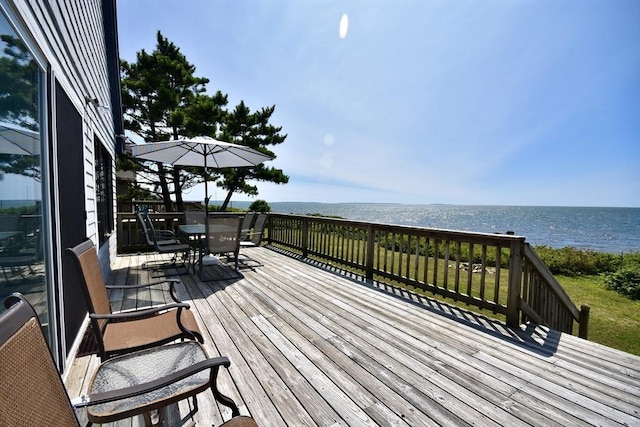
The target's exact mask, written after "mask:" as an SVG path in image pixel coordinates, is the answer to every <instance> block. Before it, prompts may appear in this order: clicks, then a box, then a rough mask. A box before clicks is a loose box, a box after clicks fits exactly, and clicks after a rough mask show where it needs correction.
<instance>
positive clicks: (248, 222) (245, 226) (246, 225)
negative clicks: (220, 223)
mask: <svg viewBox="0 0 640 427" xmlns="http://www.w3.org/2000/svg"><path fill="white" fill-rule="evenodd" d="M254 219H256V213H255V212H247V213H246V214H244V219H243V220H242V226H241V229H242V232H241V235H240V240H247V239H249V235H250V234H251V226H252V225H253V220H254Z"/></svg>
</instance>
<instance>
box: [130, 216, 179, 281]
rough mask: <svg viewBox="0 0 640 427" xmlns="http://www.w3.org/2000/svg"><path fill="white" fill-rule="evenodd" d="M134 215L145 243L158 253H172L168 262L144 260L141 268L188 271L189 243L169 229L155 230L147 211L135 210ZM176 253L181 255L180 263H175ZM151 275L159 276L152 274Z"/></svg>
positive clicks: (176, 259)
mask: <svg viewBox="0 0 640 427" xmlns="http://www.w3.org/2000/svg"><path fill="white" fill-rule="evenodd" d="M135 216H136V221H137V222H138V226H139V227H140V230H141V232H142V234H143V235H144V238H145V240H146V242H147V244H148V245H149V246H151V247H153V248H154V249H155V251H156V252H158V253H160V254H172V257H171V260H170V261H169V262H160V263H159V264H151V263H149V262H146V263H144V264H143V265H142V266H143V268H149V269H152V270H161V269H177V270H178V273H177V274H178V275H183V274H187V273H189V266H188V265H187V264H186V262H187V261H189V259H190V257H189V253H190V252H191V245H189V244H188V243H184V242H181V241H180V239H178V238H177V237H176V235H175V234H174V233H173V232H172V231H171V230H156V229H155V226H154V225H153V221H151V218H150V217H149V213H148V212H143V211H140V210H136V212H135ZM178 255H181V256H182V263H181V264H178V263H177V261H178ZM152 276H153V277H156V278H157V277H161V276H155V275H153V274H152Z"/></svg>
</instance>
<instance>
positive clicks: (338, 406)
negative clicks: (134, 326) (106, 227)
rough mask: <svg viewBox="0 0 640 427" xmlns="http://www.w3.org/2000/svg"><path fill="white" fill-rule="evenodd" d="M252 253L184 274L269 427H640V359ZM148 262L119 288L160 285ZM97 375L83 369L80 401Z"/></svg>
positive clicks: (123, 306)
mask: <svg viewBox="0 0 640 427" xmlns="http://www.w3.org/2000/svg"><path fill="white" fill-rule="evenodd" d="M249 251H250V255H251V258H253V259H255V260H256V261H258V262H259V263H260V264H262V265H261V266H258V267H255V268H253V269H249V268H247V269H242V270H241V273H242V277H241V278H232V275H229V276H225V277H227V279H226V280H221V281H213V282H202V281H201V280H200V279H199V278H198V277H197V276H194V275H182V276H172V277H177V278H180V279H181V283H180V284H179V285H178V286H177V291H178V294H179V296H180V298H182V299H183V300H185V301H187V302H189V304H190V305H191V310H192V311H193V312H194V315H195V316H196V320H197V321H198V323H199V324H200V325H201V329H202V331H203V333H204V336H205V348H206V349H207V352H208V353H209V354H210V356H212V357H213V356H217V355H225V356H227V357H229V359H230V360H231V362H232V365H231V367H230V368H229V370H228V372H227V371H226V370H223V372H221V375H220V379H219V384H220V389H221V390H222V391H223V393H225V394H227V395H228V396H230V397H232V398H233V399H234V400H235V401H236V402H237V403H238V405H239V407H240V410H241V413H243V414H247V415H249V414H250V415H251V416H253V417H254V418H256V420H257V421H258V422H259V424H260V425H261V426H286V425H290V426H307V425H309V426H313V425H319V426H366V425H383V426H407V425H411V426H429V425H483V426H484V425H496V426H518V425H535V426H537V425H550V426H554V425H556V426H572V425H575V426H583V425H612V426H615V425H629V426H634V425H636V426H640V413H639V411H640V409H639V408H640V357H637V356H634V355H630V354H628V353H624V352H621V351H618V350H614V349H611V348H608V347H605V346H602V345H598V344H595V343H591V342H588V341H585V340H582V339H579V338H577V337H573V336H570V335H567V334H563V333H559V332H557V331H550V330H548V329H546V328H544V327H535V326H523V327H522V328H520V329H511V328H508V327H506V326H505V325H504V324H502V323H500V322H498V321H495V320H492V319H488V318H486V317H484V316H481V315H479V314H476V313H473V312H471V311H467V310H464V309H461V308H457V307H452V306H449V305H447V304H444V303H441V302H437V301H435V300H431V299H428V298H426V297H424V296H419V295H415V294H411V293H409V292H407V291H403V290H398V289H391V288H389V287H388V286H385V285H383V284H367V283H364V282H363V281H362V280H361V279H360V278H359V277H357V276H353V275H352V277H347V276H346V275H341V274H337V273H336V271H337V270H336V269H331V268H320V267H319V266H318V265H317V263H316V262H305V261H304V260H300V259H296V258H295V257H291V256H286V255H285V254H283V253H280V252H279V251H276V250H271V249H269V248H264V247H263V248H252V249H249V250H248V251H247V252H248V253H249ZM147 259H149V260H158V258H157V256H147V255H145V254H141V255H127V256H118V257H117V259H116V263H115V266H114V270H113V272H112V274H111V276H110V278H109V281H110V283H113V284H125V283H131V284H137V283H145V282H148V281H150V280H156V279H152V278H150V275H149V271H148V270H144V269H142V268H140V266H141V264H142V263H143V262H145V261H146V260H147ZM331 270H334V271H331ZM174 273H175V271H174ZM110 297H111V301H112V307H113V308H114V310H115V311H117V310H127V309H133V308H136V307H141V306H145V305H149V304H159V303H163V302H166V301H169V299H168V296H167V294H166V293H164V292H158V291H152V292H149V291H140V292H138V291H135V290H133V289H132V290H125V291H112V292H111V293H110ZM97 365H98V361H97V358H96V357H95V356H85V357H81V358H77V359H76V361H75V362H74V365H73V366H72V368H71V369H70V372H69V374H68V376H67V385H68V387H69V392H70V394H71V395H72V396H74V395H77V394H79V393H81V392H82V391H83V390H84V389H86V387H87V383H88V379H89V377H90V376H91V374H92V372H93V371H94V370H95V368H96V367H97ZM198 404H199V411H198V412H197V413H196V414H195V416H194V419H195V420H196V422H197V425H217V424H220V423H221V422H222V421H223V420H227V419H229V417H230V411H229V410H228V408H225V407H220V406H219V405H217V404H215V403H214V401H213V398H212V396H211V395H210V393H201V394H200V395H199V396H198ZM189 410H190V406H189V402H188V401H183V402H181V403H180V404H179V405H175V406H174V407H172V408H171V410H170V411H169V412H170V415H171V416H172V417H173V418H172V424H177V425H181V424H182V423H184V422H186V421H188V417H187V415H186V414H187V413H188V412H189ZM176 420H181V421H180V422H178V421H176ZM140 424H141V419H140V417H137V418H136V419H133V420H127V421H124V422H122V423H118V424H115V423H114V424H111V425H118V426H125V425H126V426H136V425H140Z"/></svg>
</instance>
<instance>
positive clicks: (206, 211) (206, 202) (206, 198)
mask: <svg viewBox="0 0 640 427" xmlns="http://www.w3.org/2000/svg"><path fill="white" fill-rule="evenodd" d="M207 175H208V174H207V156H206V155H205V156H204V230H205V233H206V236H204V238H205V240H206V242H207V253H206V254H205V256H209V254H210V253H211V252H210V250H209V219H208V218H209V199H210V197H209V188H208V186H207V181H208V180H207Z"/></svg>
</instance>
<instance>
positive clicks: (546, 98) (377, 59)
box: [118, 0, 640, 207]
mask: <svg viewBox="0 0 640 427" xmlns="http://www.w3.org/2000/svg"><path fill="white" fill-rule="evenodd" d="M344 14H346V15H347V16H348V21H349V26H348V31H347V34H346V37H344V38H341V37H340V34H339V25H340V20H341V18H342V16H343V15H344ZM118 26H119V28H118V30H119V36H120V56H121V58H123V59H126V60H128V61H132V60H135V54H136V52H138V51H139V50H141V49H142V48H144V49H146V50H147V51H149V52H150V51H152V50H153V49H154V47H155V42H156V39H155V37H156V31H157V30H160V31H161V32H162V34H163V35H164V36H165V37H167V38H168V39H169V40H170V41H172V42H173V43H175V44H176V45H177V46H178V47H179V48H180V49H181V51H182V53H183V54H184V55H185V56H186V57H187V60H188V61H189V62H191V63H192V64H193V65H195V66H196V75H198V76H202V77H207V78H209V79H210V80H211V82H210V84H209V86H208V87H209V91H210V92H211V93H213V92H214V91H216V90H220V91H222V92H223V93H226V94H228V95H229V101H230V102H229V108H230V109H232V108H233V107H234V106H235V105H237V104H238V103H239V102H240V101H241V100H244V101H245V103H246V104H247V105H248V106H249V107H250V108H251V109H252V110H256V109H260V108H262V107H266V106H271V105H274V104H275V106H276V111H275V113H274V115H273V116H272V124H274V125H277V126H282V127H283V133H286V134H288V137H287V140H286V141H285V142H284V143H283V144H281V145H279V146H277V147H275V149H274V150H275V152H276V154H277V159H276V160H274V161H273V162H270V163H271V164H272V165H273V166H276V167H279V168H281V169H283V171H284V172H285V173H286V174H288V175H289V176H290V181H289V183H288V184H286V185H280V186H276V185H271V184H265V183H259V184H258V188H259V191H260V194H259V196H258V198H260V199H265V200H267V201H268V202H278V201H316V202H393V203H424V204H429V203H450V204H482V205H490V204H501V205H559V206H635V207H640V1H638V0H603V1H591V0H579V1H578V0H572V1H562V0H559V1H506V0H505V1H484V2H480V1H456V0H452V1H444V0H442V1H430V0H411V1H410V0H386V1H381V0H379V1H358V0H343V1H331V0H324V1H320V0H317V1H314V0H306V1H305V0H261V1H259V0H254V1H248V0H233V1H231V0H229V1H205V0H201V1H196V0H175V1H168V0H146V1H143V0H120V1H119V2H118ZM212 187H213V186H212ZM211 191H213V190H211ZM211 195H212V196H213V197H214V198H218V199H220V198H222V197H223V194H222V192H221V191H220V190H218V191H217V192H216V193H214V194H211ZM202 198H203V191H202V189H201V188H198V189H194V190H192V192H191V193H190V194H188V195H186V199H188V200H199V199H202ZM246 199H247V196H245V195H236V196H234V200H246Z"/></svg>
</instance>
